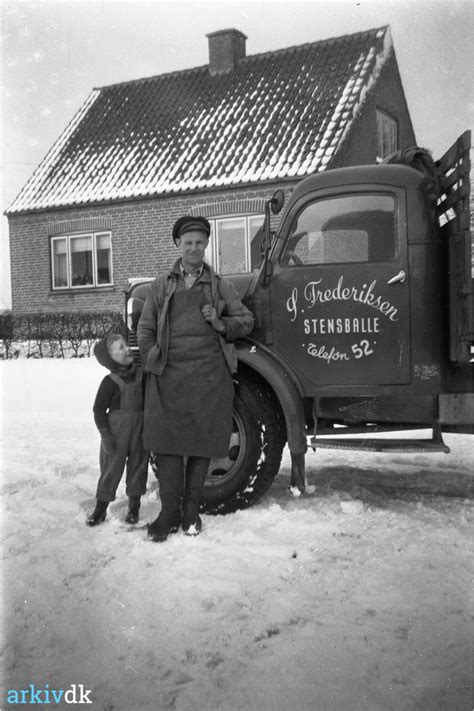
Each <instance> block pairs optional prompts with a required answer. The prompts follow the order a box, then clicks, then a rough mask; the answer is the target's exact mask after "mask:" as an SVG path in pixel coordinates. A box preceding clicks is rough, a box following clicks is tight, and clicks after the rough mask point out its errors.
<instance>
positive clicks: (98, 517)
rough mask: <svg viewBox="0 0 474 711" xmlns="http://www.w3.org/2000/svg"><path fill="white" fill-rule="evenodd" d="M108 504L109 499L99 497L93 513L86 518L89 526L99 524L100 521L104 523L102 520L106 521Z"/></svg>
mask: <svg viewBox="0 0 474 711" xmlns="http://www.w3.org/2000/svg"><path fill="white" fill-rule="evenodd" d="M108 505H109V502H108V501H101V500H100V499H97V503H96V505H95V509H94V510H93V512H92V513H91V515H90V516H88V517H87V518H86V524H87V525H88V526H97V525H98V524H99V523H102V521H105V517H106V516H107V506H108Z"/></svg>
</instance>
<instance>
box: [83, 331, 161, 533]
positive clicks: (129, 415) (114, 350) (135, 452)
mask: <svg viewBox="0 0 474 711" xmlns="http://www.w3.org/2000/svg"><path fill="white" fill-rule="evenodd" d="M94 355H95V357H96V358H97V360H98V361H99V363H100V364H101V365H103V366H104V368H107V370H109V371H110V374H109V375H106V376H105V378H104V379H103V380H102V382H101V384H100V385H99V389H98V391H97V395H96V398H95V401H94V408H93V410H94V421H95V424H96V425H97V429H98V430H99V432H100V440H101V444H100V456H99V464H100V476H99V482H98V484H97V494H96V496H97V503H96V507H95V509H94V511H93V512H92V513H91V515H90V516H88V518H87V519H86V523H87V525H88V526H97V524H99V523H101V522H102V521H104V520H105V517H106V515H107V506H108V505H109V502H110V501H114V500H115V492H116V491H117V487H118V485H119V483H120V480H121V478H122V474H123V471H124V468H126V472H127V473H126V493H127V496H128V497H129V506H128V512H127V515H126V516H125V521H126V522H127V523H137V521H138V510H139V508H140V497H141V496H142V495H143V494H144V493H145V490H146V481H147V474H148V452H146V451H145V450H144V449H143V443H142V429H143V387H142V372H141V369H140V368H138V367H137V366H136V365H135V363H134V361H133V355H132V352H131V350H130V348H129V346H128V344H127V343H126V341H125V339H124V337H123V336H121V335H120V334H118V333H112V334H110V335H109V336H107V338H105V339H103V340H101V341H98V343H96V345H95V347H94Z"/></svg>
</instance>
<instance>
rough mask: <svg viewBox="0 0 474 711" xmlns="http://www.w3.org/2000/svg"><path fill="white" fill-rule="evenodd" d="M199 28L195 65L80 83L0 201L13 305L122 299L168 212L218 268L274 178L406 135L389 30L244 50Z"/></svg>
mask: <svg viewBox="0 0 474 711" xmlns="http://www.w3.org/2000/svg"><path fill="white" fill-rule="evenodd" d="M207 38H208V41H209V64H208V65H205V66H202V67H197V68H194V69H188V70H183V71H179V72H172V73H167V74H162V75H159V76H154V77H150V78H146V79H139V80H136V81H129V82H125V83H120V84H114V85H112V86H106V87H103V88H100V89H94V90H93V91H92V92H91V94H90V96H89V97H88V98H87V100H86V102H85V103H84V105H83V106H82V108H81V109H80V110H79V112H78V113H77V115H76V116H75V117H74V118H73V119H72V121H71V122H70V124H69V125H68V126H67V127H66V129H65V130H64V132H63V133H62V134H61V136H60V137H59V139H58V140H57V142H56V143H55V144H54V145H53V147H52V148H51V150H50V151H49V153H48V154H47V155H46V157H45V158H44V160H43V161H42V163H41V164H40V165H39V166H38V168H37V169H36V171H35V172H34V173H33V175H32V176H31V178H30V180H29V181H28V182H27V184H26V185H25V186H24V188H23V189H22V190H21V192H20V194H19V195H18V197H17V198H16V199H15V200H14V202H13V203H12V205H11V206H10V207H9V209H8V210H7V211H6V214H7V216H8V220H9V230H10V250H11V270H12V305H13V312H14V313H17V314H19V313H31V312H35V311H64V310H98V309H113V310H122V307H123V292H124V290H125V289H126V287H127V283H128V279H129V278H133V277H143V276H154V275H155V274H157V273H158V272H160V271H162V270H163V269H165V268H168V267H169V266H170V265H171V264H172V262H173V261H174V259H175V258H176V255H177V250H176V248H175V247H174V245H173V243H172V240H171V227H172V225H173V223H174V221H175V220H176V219H177V217H179V216H180V215H182V214H203V215H205V216H206V217H207V218H208V219H209V220H210V222H211V225H212V235H211V244H210V248H209V255H208V260H209V261H210V262H211V263H212V264H213V265H214V266H215V267H216V268H217V269H218V270H219V271H220V272H221V273H231V272H241V271H248V270H251V269H252V268H254V267H255V266H257V265H256V264H252V263H251V256H250V255H251V250H250V243H251V240H252V237H253V236H254V235H255V233H256V231H257V230H258V228H259V226H260V225H261V223H262V221H263V212H264V202H265V200H266V199H268V198H269V197H270V196H271V195H272V193H273V192H274V190H276V189H277V188H283V190H284V191H285V193H286V194H287V195H288V194H289V192H291V190H292V189H293V188H294V186H295V185H296V183H297V182H299V181H300V180H301V179H302V178H304V177H306V176H307V175H310V174H313V173H315V172H317V171H323V170H328V169H330V168H336V167H341V166H344V165H355V164H364V163H375V162H377V161H379V160H381V159H382V158H383V157H385V156H386V155H387V154H389V153H391V152H392V151H394V150H396V149H400V148H404V147H407V146H409V145H414V143H415V136H414V132H413V127H412V124H411V120H410V116H409V113H408V108H407V105H406V100H405V96H404V92H403V88H402V84H401V80H400V75H399V71H398V67H397V61H396V57H395V52H394V49H393V46H392V42H391V36H390V29H389V27H387V26H385V27H381V28H377V29H373V30H368V31H364V32H360V33H357V34H352V35H345V36H343V37H337V38H334V39H329V40H323V41H319V42H312V43H309V44H304V45H301V46H296V47H290V48H288V49H281V50H278V51H273V52H265V53H261V54H255V55H252V56H246V49H245V42H246V39H247V38H246V37H245V35H244V34H242V33H241V32H239V31H238V30H235V29H229V30H222V31H219V32H213V33H211V34H209V35H207Z"/></svg>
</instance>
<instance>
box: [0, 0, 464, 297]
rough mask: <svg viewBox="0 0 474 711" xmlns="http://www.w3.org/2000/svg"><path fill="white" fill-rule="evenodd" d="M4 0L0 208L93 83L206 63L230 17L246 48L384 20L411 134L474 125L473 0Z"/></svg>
mask: <svg viewBox="0 0 474 711" xmlns="http://www.w3.org/2000/svg"><path fill="white" fill-rule="evenodd" d="M0 3H1V10H2V67H3V69H2V82H1V84H2V93H1V102H2V103H1V111H2V114H1V115H2V212H3V210H5V209H6V208H7V207H8V205H9V204H10V203H11V202H12V200H13V199H14V197H15V196H16V195H17V194H18V192H19V190H20V189H21V187H22V186H23V185H24V183H25V182H26V181H27V179H28V178H29V177H30V175H31V173H32V172H33V170H34V168H35V167H36V166H37V165H38V163H39V162H40V160H41V159H42V158H43V157H44V155H45V154H46V152H47V151H48V150H49V148H50V147H51V145H52V144H53V142H54V141H55V140H56V139H57V138H58V137H59V135H60V133H61V131H62V130H63V129H64V128H65V126H66V124H67V123H68V122H69V121H70V119H71V118H72V117H73V116H74V114H75V113H76V111H77V110H78V109H79V107H80V106H81V105H82V104H83V103H84V101H85V100H86V98H87V96H88V95H89V93H90V91H91V90H92V89H93V88H94V87H100V86H104V85H107V84H113V83H116V82H121V81H127V80H130V79H138V78H140V77H146V76H153V75H156V74H162V73H164V72H169V71H173V70H179V69H186V68H190V67H196V66H202V65H204V64H207V61H208V41H207V38H206V36H205V35H206V34H207V33H209V32H214V31H216V30H221V29H225V28H230V27H233V28H235V29H238V30H241V31H242V32H244V34H246V35H247V37H248V39H247V55H251V54H256V53H258V52H264V51H269V50H276V49H281V48H283V47H291V46H293V45H299V44H304V43H306V42H315V41H316V40H320V39H325V38H328V37H336V36H339V35H344V34H348V33H352V32H359V31H361V30H367V29H370V28H373V27H380V26H382V25H390V27H391V31H392V38H393V43H394V47H395V53H396V57H397V61H398V66H399V69H400V74H401V78H402V84H403V87H404V89H405V94H406V98H407V102H408V108H409V110H410V114H411V117H412V121H413V125H414V129H415V135H416V138H417V143H418V144H419V145H422V146H425V147H427V148H430V149H431V150H432V151H433V154H434V157H435V158H436V157H438V156H439V155H440V153H441V152H443V151H444V150H445V149H446V148H448V147H449V145H450V144H451V143H452V142H453V141H454V140H455V138H457V136H458V135H459V134H460V133H462V132H463V131H464V130H466V129H468V128H471V127H472V124H473V121H472V117H473V113H474V105H473V97H472V89H471V87H472V76H473V67H474V51H473V47H472V45H473V42H472V35H473V32H474V21H473V20H474V3H473V2H471V1H469V2H466V1H463V0H449V1H448V0H439V1H433V0H431V1H428V0H416V1H415V2H408V1H407V0H392V1H390V0H380V1H379V2H373V1H372V2H364V1H363V0H360V2H352V1H349V0H340V1H338V0H332V1H331V2H322V1H319V0H312V1H310V2H275V1H274V0H270V1H265V0H263V1H262V0H259V1H258V2H230V1H229V2H228V1H227V0H220V1H219V2H186V3H185V2H161V1H155V2H142V1H141V0H135V1H131V0H130V1H126V0H123V1H122V2H115V1H110V2H108V1H107V0H102V1H100V2H99V1H98V0H96V1H95V2H86V1H84V2H83V1H82V0H76V1H75V2H70V1H58V2H53V1H51V0H43V1H42V2H29V1H25V2H9V1H6V0H0ZM7 233H8V225H7V221H6V218H4V217H2V252H1V260H2V270H1V277H0V278H1V279H2V288H1V291H0V307H1V306H2V305H5V304H6V305H10V293H9V292H10V287H9V278H8V261H9V257H8V249H7V243H8V239H7ZM33 276H34V275H32V277H33Z"/></svg>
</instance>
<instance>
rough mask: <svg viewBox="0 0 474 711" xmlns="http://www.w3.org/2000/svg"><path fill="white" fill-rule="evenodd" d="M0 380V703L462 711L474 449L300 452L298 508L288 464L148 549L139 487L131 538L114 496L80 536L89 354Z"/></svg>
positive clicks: (152, 491) (89, 446)
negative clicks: (31, 693) (43, 698)
mask: <svg viewBox="0 0 474 711" xmlns="http://www.w3.org/2000/svg"><path fill="white" fill-rule="evenodd" d="M0 373H1V382H2V390H3V393H2V416H3V423H2V442H3V453H2V512H3V591H4V596H3V597H4V599H3V614H2V619H3V628H4V639H3V641H4V650H3V659H2V661H3V668H4V676H3V688H2V696H3V702H4V703H3V708H5V709H7V708H9V707H10V705H9V704H8V703H6V700H7V698H8V697H7V692H8V691H9V690H10V691H11V690H12V689H13V690H18V689H27V688H29V685H30V684H34V685H35V689H44V688H47V687H46V685H47V684H48V685H49V689H56V690H57V689H68V688H69V687H71V685H73V684H75V685H76V687H77V688H79V685H80V684H82V685H83V687H84V689H86V690H90V695H89V697H88V698H90V699H91V700H92V701H93V704H92V705H89V706H88V708H92V709H94V710H97V711H99V710H100V711H155V710H156V711H164V710H166V709H173V710H175V711H201V710H203V711H254V710H255V711H290V710H295V711H303V710H306V709H308V710H311V711H346V710H347V711H385V710H390V711H392V710H393V711H411V710H417V711H437V710H440V711H441V710H443V711H472V708H473V700H474V695H473V640H474V635H473V619H474V605H473V602H474V596H473V568H474V557H473V550H474V546H473V538H474V535H473V520H474V493H473V492H474V475H473V472H474V450H473V444H472V443H473V442H474V439H471V438H470V437H468V436H461V435H451V436H450V435H447V436H446V437H445V439H446V442H447V443H448V444H449V446H450V447H451V448H452V453H451V454H449V455H445V454H435V455H432V454H419V455H413V454H400V455H398V454H397V455H392V454H372V453H358V452H335V451H331V450H320V451H319V452H318V453H317V454H314V453H309V454H308V456H307V470H308V478H309V481H310V482H311V483H313V484H316V493H315V494H314V495H313V496H306V497H302V498H300V499H293V498H291V497H289V496H288V494H287V491H286V488H287V486H288V483H289V456H288V454H287V453H285V456H284V461H283V465H282V468H281V471H280V474H279V476H278V477H277V478H276V480H275V482H274V484H273V487H272V489H271V490H270V492H269V494H267V496H266V497H265V498H264V499H263V500H262V501H261V502H260V503H259V504H258V505H256V506H254V507H252V508H250V509H247V510H246V511H241V512H238V513H235V514H231V515H228V516H223V517H210V516H205V517H203V520H204V530H203V532H202V534H201V536H199V537H198V538H195V539H194V538H189V537H186V536H183V535H182V534H181V533H179V534H177V535H175V536H172V537H171V538H170V539H169V540H168V541H167V542H166V543H164V544H156V543H151V542H149V541H147V539H146V531H145V529H144V526H145V524H146V522H149V521H151V520H152V519H154V518H155V517H156V515H157V514H158V511H159V504H158V500H157V483H156V481H155V479H154V477H153V475H151V476H150V478H149V491H148V493H147V495H146V497H145V499H144V503H143V506H142V510H141V520H140V523H139V524H138V526H137V527H131V526H127V525H126V524H125V523H123V517H124V514H125V511H126V499H125V495H124V491H123V488H122V486H121V488H120V490H119V496H118V498H117V500H116V502H115V503H114V504H112V505H111V506H110V509H109V515H108V517H107V520H106V522H105V523H104V524H103V525H101V526H99V527H97V528H96V529H94V528H92V529H91V528H88V527H87V526H85V524H84V521H85V517H86V514H87V513H88V512H90V510H91V507H92V506H93V503H94V493H95V486H96V481H97V454H98V444H99V439H98V435H97V433H96V431H95V427H94V424H93V420H92V413H91V408H92V402H93V398H94V395H95V391H96V389H97V386H98V383H99V381H100V380H101V378H102V377H103V375H104V374H105V371H104V370H103V369H102V368H100V366H98V365H97V363H96V362H95V360H93V359H91V360H89V359H81V360H38V361H36V360H27V359H19V360H16V361H10V362H2V363H1V364H0ZM436 492H441V493H438V494H436ZM10 698H12V697H11V696H10ZM25 698H26V697H25ZM69 698H71V697H69ZM60 706H63V707H64V708H65V707H66V706H67V705H66V704H65V703H64V702H63V703H62V704H60ZM29 707H30V706H25V705H23V706H22V708H29ZM44 707H46V706H44ZM55 707H56V704H55V703H51V704H50V705H49V706H48V708H55ZM12 708H13V706H12ZM31 708H38V707H37V706H36V705H34V706H31Z"/></svg>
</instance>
